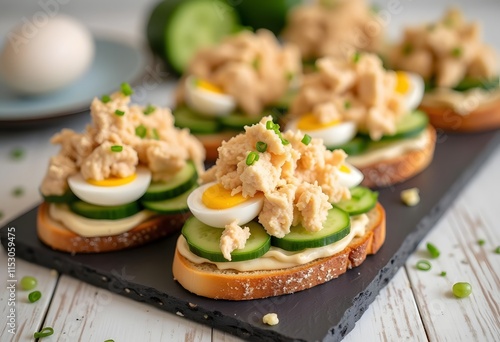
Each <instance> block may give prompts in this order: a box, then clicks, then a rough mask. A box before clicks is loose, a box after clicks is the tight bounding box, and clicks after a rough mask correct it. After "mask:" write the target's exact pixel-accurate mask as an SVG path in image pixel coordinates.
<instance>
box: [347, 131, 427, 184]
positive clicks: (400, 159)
mask: <svg viewBox="0 0 500 342" xmlns="http://www.w3.org/2000/svg"><path fill="white" fill-rule="evenodd" d="M427 133H428V134H429V135H430V139H429V140H428V142H427V144H426V145H425V146H424V148H423V149H419V150H411V151H407V152H406V153H404V154H402V155H400V156H397V157H394V158H390V159H386V160H381V161H378V162H375V163H372V164H369V165H364V166H361V167H360V166H357V165H355V164H353V165H354V166H356V167H357V168H358V169H359V170H360V171H361V172H362V173H363V175H364V176H365V177H364V179H363V182H362V185H364V186H367V187H369V188H377V187H385V186H389V185H393V184H397V183H401V182H403V181H405V180H407V179H409V178H411V177H413V176H416V175H417V174H419V173H420V172H422V171H423V170H424V169H425V168H427V166H429V164H430V163H431V161H432V158H433V157H434V147H435V145H436V130H435V129H434V128H433V127H432V126H431V125H429V126H428V127H427Z"/></svg>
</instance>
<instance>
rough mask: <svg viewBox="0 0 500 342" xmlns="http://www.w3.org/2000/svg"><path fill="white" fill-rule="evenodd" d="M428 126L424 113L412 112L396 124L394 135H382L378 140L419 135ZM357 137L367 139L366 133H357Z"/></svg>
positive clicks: (427, 119)
mask: <svg viewBox="0 0 500 342" xmlns="http://www.w3.org/2000/svg"><path fill="white" fill-rule="evenodd" d="M428 124H429V118H428V117H427V115H426V114H425V113H424V112H421V111H419V110H414V111H413V112H410V113H408V114H406V115H405V116H403V117H402V118H401V120H400V121H399V122H398V123H397V124H396V133H394V134H392V135H383V136H382V138H381V139H380V140H381V141H383V140H397V139H404V138H410V137H413V136H416V135H418V134H419V133H421V132H422V131H423V130H424V129H425V128H426V127H427V125H428ZM358 135H360V136H365V137H368V134H367V133H366V132H359V133H358Z"/></svg>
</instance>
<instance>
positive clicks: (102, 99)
mask: <svg viewBox="0 0 500 342" xmlns="http://www.w3.org/2000/svg"><path fill="white" fill-rule="evenodd" d="M109 101H111V96H109V95H103V96H101V102H102V103H108V102H109Z"/></svg>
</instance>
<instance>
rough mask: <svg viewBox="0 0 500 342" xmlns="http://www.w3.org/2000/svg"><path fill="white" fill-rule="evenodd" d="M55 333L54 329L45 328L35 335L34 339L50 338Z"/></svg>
mask: <svg viewBox="0 0 500 342" xmlns="http://www.w3.org/2000/svg"><path fill="white" fill-rule="evenodd" d="M53 333H54V329H53V328H51V327H45V328H43V329H42V330H40V331H39V332H36V333H34V334H33V337H34V338H43V337H47V336H50V335H52V334H53Z"/></svg>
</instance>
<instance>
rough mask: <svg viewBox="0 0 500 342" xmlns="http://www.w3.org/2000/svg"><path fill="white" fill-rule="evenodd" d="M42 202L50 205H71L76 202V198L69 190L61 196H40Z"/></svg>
mask: <svg viewBox="0 0 500 342" xmlns="http://www.w3.org/2000/svg"><path fill="white" fill-rule="evenodd" d="M42 197H43V200H44V201H45V202H50V203H71V202H74V201H77V200H78V197H76V195H75V194H74V193H73V191H71V189H70V188H68V189H67V190H66V192H65V193H64V194H62V195H48V196H46V195H44V194H42Z"/></svg>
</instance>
